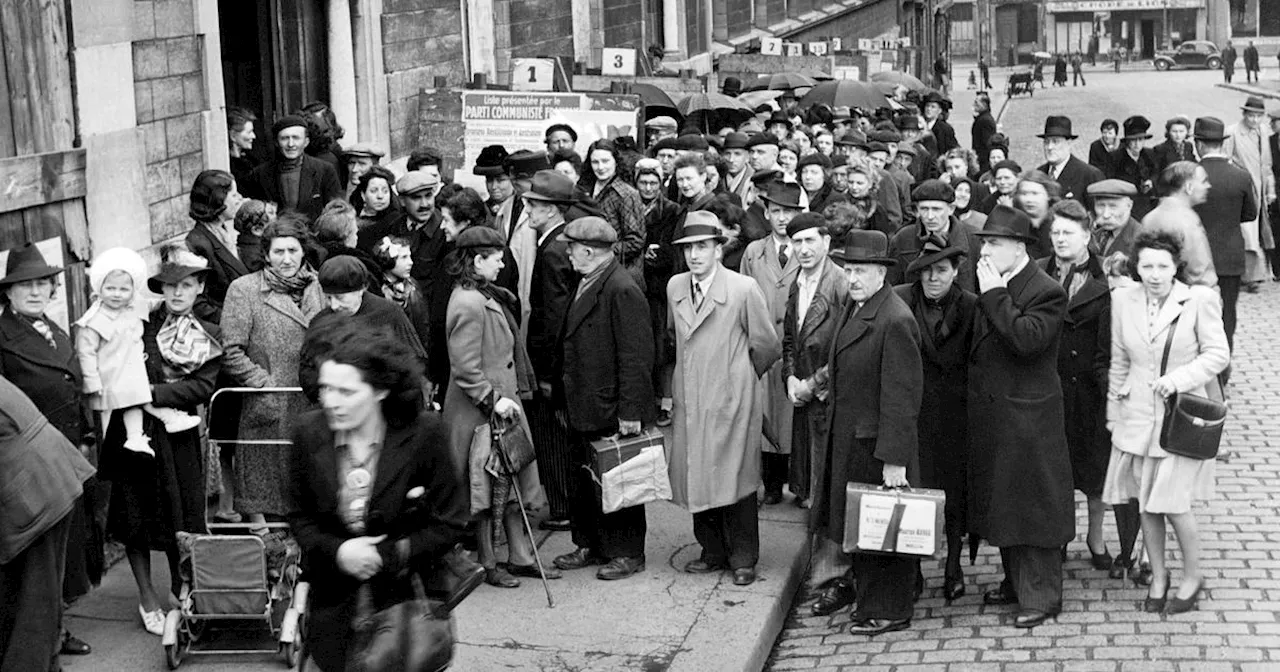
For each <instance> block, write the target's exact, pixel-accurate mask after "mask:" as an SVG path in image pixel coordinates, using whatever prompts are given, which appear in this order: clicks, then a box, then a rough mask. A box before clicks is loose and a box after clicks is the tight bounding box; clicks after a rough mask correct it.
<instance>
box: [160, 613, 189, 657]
mask: <svg viewBox="0 0 1280 672" xmlns="http://www.w3.org/2000/svg"><path fill="white" fill-rule="evenodd" d="M184 625H185V624H184V623H183V622H182V612H181V611H179V610H177V609H174V610H173V611H170V612H169V613H168V614H167V615H166V616H165V619H164V633H163V635H162V637H163V639H162V640H161V641H163V642H165V645H164V662H165V663H166V664H167V665H168V666H169V669H171V670H176V669H178V666H179V665H181V664H182V658H183V656H185V655H186V653H187V649H188V648H190V646H191V635H190V633H189V632H187V629H186V627H184Z"/></svg>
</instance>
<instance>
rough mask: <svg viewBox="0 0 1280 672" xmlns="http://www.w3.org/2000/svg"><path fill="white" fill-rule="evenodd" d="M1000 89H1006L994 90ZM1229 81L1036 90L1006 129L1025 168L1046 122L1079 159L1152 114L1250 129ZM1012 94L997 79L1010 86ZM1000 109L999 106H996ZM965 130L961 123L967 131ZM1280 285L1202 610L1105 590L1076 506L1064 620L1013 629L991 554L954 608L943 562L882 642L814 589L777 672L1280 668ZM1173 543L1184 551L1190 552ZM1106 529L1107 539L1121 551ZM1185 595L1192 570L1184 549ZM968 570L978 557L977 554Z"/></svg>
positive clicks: (965, 97)
mask: <svg viewBox="0 0 1280 672" xmlns="http://www.w3.org/2000/svg"><path fill="white" fill-rule="evenodd" d="M993 79H995V78H994V77H993ZM1218 81H1221V74H1220V73H1209V72H1199V73H1122V74H1119V75H1115V74H1110V73H1098V74H1096V76H1095V75H1091V76H1090V79H1089V82H1090V85H1089V86H1088V87H1084V88H1078V89H1076V88H1071V87H1067V88H1066V89H1065V90H1064V89H1056V90H1054V89H1052V88H1051V89H1048V90H1043V91H1042V90H1040V89H1037V90H1036V93H1035V96H1034V97H1032V98H1028V97H1025V96H1024V97H1020V98H1017V99H1016V100H1014V101H1012V102H1011V103H1010V104H1009V106H1008V108H1007V109H1006V110H1005V112H1004V116H1003V117H1002V119H1001V125H1002V127H1003V130H1004V131H1005V132H1007V133H1009V134H1010V135H1011V137H1012V139H1013V158H1014V159H1015V160H1017V161H1019V162H1020V163H1022V165H1023V166H1024V167H1031V166H1034V165H1037V164H1039V163H1040V162H1042V159H1041V158H1040V157H1041V152H1040V148H1039V141H1038V140H1037V139H1036V138H1035V137H1034V134H1035V133H1038V132H1039V131H1040V129H1041V128H1042V127H1043V120H1044V116H1045V115H1046V114H1067V115H1069V116H1071V117H1072V119H1073V121H1074V122H1075V129H1076V133H1077V134H1079V135H1080V136H1081V137H1080V139H1079V140H1077V145H1076V153H1077V154H1079V155H1081V156H1083V155H1085V154H1087V151H1088V143H1089V142H1091V141H1092V140H1093V138H1094V137H1096V134H1097V128H1098V125H1099V124H1100V123H1101V120H1102V119H1103V118H1105V117H1112V118H1114V119H1117V120H1123V119H1124V117H1125V116H1128V115H1130V114H1145V115H1146V116H1147V117H1148V118H1150V119H1151V121H1152V130H1153V132H1154V133H1155V134H1156V135H1157V136H1159V135H1160V132H1161V131H1162V130H1163V122H1164V120H1165V119H1166V118H1168V117H1169V116H1172V115H1174V114H1178V113H1181V114H1186V115H1188V116H1192V117H1194V116H1197V115H1206V114H1214V115H1217V116H1220V117H1221V118H1222V119H1224V120H1225V121H1226V122H1227V123H1232V122H1234V121H1236V120H1237V119H1238V115H1239V112H1238V109H1239V105H1240V104H1241V103H1242V102H1243V99H1244V96H1243V95H1241V94H1237V93H1235V92H1230V91H1225V90H1223V89H1220V88H1217V87H1215V86H1213V85H1214V84H1216V83H1217V82H1218ZM1002 83H1003V82H1002V81H1001V80H996V81H993V84H997V85H1000V84H1002ZM971 100H972V94H971V93H968V92H965V91H961V92H959V93H958V94H957V100H956V111H957V114H956V115H955V116H956V117H958V118H959V119H958V121H960V122H961V123H956V124H955V125H956V126H957V135H958V137H959V138H960V140H961V142H962V143H964V144H966V145H967V143H968V139H969V128H968V116H969V113H968V110H969V109H970V108H969V105H970V102H971ZM1001 102H1003V101H1002V96H1000V97H997V100H996V102H995V105H996V107H997V108H998V107H999V105H1000V104H1001ZM953 123H954V122H953ZM1278 307H1280V284H1277V283H1267V286H1266V287H1264V288H1263V289H1262V291H1260V292H1259V293H1257V294H1243V295H1242V296H1241V298H1240V304H1239V312H1240V326H1239V328H1238V331H1237V333H1236V345H1237V348H1238V352H1237V353H1236V355H1235V362H1234V371H1235V373H1234V374H1233V380H1232V388H1231V406H1232V415H1231V418H1230V420H1229V425H1228V427H1227V431H1226V438H1225V445H1224V451H1229V454H1228V460H1226V461H1219V462H1218V464H1217V491H1218V495H1217V498H1216V499H1215V500H1213V501H1211V502H1204V503H1201V505H1199V508H1198V509H1197V518H1198V521H1199V523H1200V533H1201V537H1202V543H1203V547H1204V551H1203V554H1204V562H1203V565H1204V570H1205V572H1206V574H1207V583H1206V586H1207V591H1206V593H1205V594H1203V595H1202V597H1201V602H1200V609H1199V611H1194V612H1191V613H1188V614H1182V615H1179V616H1172V617H1162V616H1160V615H1153V614H1145V613H1141V612H1139V611H1138V608H1139V605H1140V603H1141V600H1142V598H1143V596H1144V594H1145V591H1144V590H1142V589H1139V588H1136V587H1134V586H1133V585H1132V584H1128V585H1126V584H1124V583H1122V582H1120V581H1118V580H1113V579H1109V578H1107V575H1106V572H1101V571H1096V570H1094V569H1092V568H1091V567H1090V565H1089V556H1088V550H1087V548H1086V547H1085V544H1084V529H1085V510H1084V501H1083V498H1081V497H1080V496H1079V495H1077V531H1078V535H1077V538H1076V540H1075V541H1073V542H1072V544H1071V546H1070V559H1069V560H1068V562H1067V565H1066V582H1065V584H1066V585H1065V588H1066V590H1065V596H1064V597H1065V603H1064V605H1063V609H1064V611H1063V613H1062V614H1061V615H1060V616H1059V617H1058V619H1057V621H1056V622H1053V621H1051V622H1049V623H1048V624H1045V625H1042V626H1040V627H1037V628H1035V629H1033V630H1030V631H1025V630H1018V629H1016V628H1014V627H1013V626H1012V618H1013V615H1012V609H1013V608H1012V607H988V606H985V605H983V604H982V592H983V591H985V590H988V589H990V588H994V587H995V585H996V583H997V582H998V581H999V579H1000V577H1001V571H1000V563H999V555H998V553H997V552H996V549H994V548H990V547H986V546H984V547H983V548H982V552H981V554H980V555H979V557H978V561H977V564H976V565H975V566H972V567H970V566H968V565H966V566H965V568H964V571H965V575H966V583H967V594H966V595H965V596H964V597H962V598H961V599H959V600H958V601H956V602H955V603H953V604H951V605H947V604H945V602H944V601H943V599H942V598H941V597H940V596H939V593H940V591H941V584H942V565H941V561H940V560H931V561H928V562H926V563H924V573H925V577H926V590H925V593H924V596H923V597H922V598H921V599H920V601H919V602H918V603H917V605H916V611H915V617H914V619H913V622H912V627H911V629H910V630H907V631H902V632H895V633H889V634H886V635H881V636H878V637H875V638H867V637H855V636H852V635H850V634H848V632H847V624H848V621H849V614H848V611H847V610H845V611H841V612H839V613H837V614H834V615H832V616H829V617H819V618H814V617H810V616H809V615H808V605H809V602H811V600H812V598H813V597H814V595H813V594H812V592H811V591H810V589H809V587H808V586H806V587H805V588H802V589H801V594H800V596H799V597H798V599H797V602H796V604H795V605H793V607H792V610H791V613H790V616H789V617H788V620H787V624H786V628H785V630H784V631H783V633H782V635H781V636H780V637H779V638H778V641H777V643H776V645H775V648H774V651H773V655H772V657H771V659H770V663H769V666H768V668H767V669H769V670H774V671H781V670H801V669H803V670H820V671H823V672H831V671H834V670H858V671H860V672H862V671H871V670H886V671H888V670H893V671H895V672H906V671H908V670H930V671H945V672H959V671H970V670H992V671H1004V670H1008V671H1010V672H1024V671H1036V670H1055V671H1056V670H1062V671H1068V670H1081V671H1085V670H1090V671H1092V670H1099V671H1108V672H1116V671H1120V672H1129V671H1131V670H1132V671H1138V670H1177V671H1188V672H1189V671H1193V670H1194V671H1206V670H1213V671H1217V670H1223V671H1226V670H1244V671H1257V672H1262V671H1263V670H1266V671H1275V670H1280V478H1278V477H1280V414H1278V413H1277V411H1276V407H1275V403H1276V399H1277V393H1280V359H1277V358H1276V357H1275V356H1274V352H1275V350H1274V348H1276V347H1277V346H1278V345H1280V315H1278V314H1277V308H1278ZM1170 534H1171V539H1170V543H1169V548H1170V549H1177V546H1176V544H1175V543H1174V542H1173V540H1172V532H1171V533H1170ZM1115 538H1116V536H1115V528H1114V524H1113V520H1112V519H1111V516H1110V514H1108V516H1107V539H1108V540H1110V544H1109V546H1110V550H1111V551H1112V552H1114V551H1115V550H1116V546H1117V544H1116V542H1115ZM1172 554H1173V556H1174V558H1173V567H1174V577H1173V579H1174V585H1177V583H1178V581H1180V576H1179V570H1178V568H1179V567H1180V558H1179V557H1178V553H1177V551H1176V550H1174V551H1172ZM966 557H967V554H966Z"/></svg>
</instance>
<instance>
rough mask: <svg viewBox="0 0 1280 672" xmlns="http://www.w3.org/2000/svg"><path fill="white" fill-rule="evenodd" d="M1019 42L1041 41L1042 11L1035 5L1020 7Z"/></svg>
mask: <svg viewBox="0 0 1280 672" xmlns="http://www.w3.org/2000/svg"><path fill="white" fill-rule="evenodd" d="M1018 41H1019V42H1023V43H1026V42H1039V41H1040V11H1039V8H1038V7H1037V6H1036V5H1034V4H1025V5H1018Z"/></svg>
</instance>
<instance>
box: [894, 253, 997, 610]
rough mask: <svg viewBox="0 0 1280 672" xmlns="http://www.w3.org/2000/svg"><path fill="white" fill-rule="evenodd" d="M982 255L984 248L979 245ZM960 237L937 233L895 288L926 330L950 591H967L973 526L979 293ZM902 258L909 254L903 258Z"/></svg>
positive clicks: (928, 439)
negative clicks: (972, 356)
mask: <svg viewBox="0 0 1280 672" xmlns="http://www.w3.org/2000/svg"><path fill="white" fill-rule="evenodd" d="M971 249H972V251H973V254H975V255H976V254H977V251H978V250H977V248H976V246H975V247H974V248H971ZM966 254H967V252H966V250H965V249H964V248H962V247H959V246H958V245H956V241H955V240H954V239H952V240H943V239H942V238H939V237H937V236H933V237H931V238H930V239H928V240H926V241H925V243H924V246H923V247H922V248H921V250H920V253H919V255H917V256H916V258H915V259H914V260H912V261H911V263H910V265H908V266H907V271H908V275H911V276H915V277H916V280H915V281H914V282H912V283H910V284H904V285H898V286H897V287H894V291H896V292H897V293H898V296H899V297H900V298H901V299H902V300H903V301H904V302H905V303H906V304H907V307H908V308H910V309H911V315H912V316H913V317H915V320H916V326H917V327H918V328H919V329H920V358H921V361H922V366H923V370H924V396H923V397H922V400H921V402H920V418H919V422H918V427H919V430H918V433H919V435H920V484H921V485H923V486H924V487H926V488H936V489H940V490H942V491H943V492H945V493H946V495H947V503H946V507H945V525H946V527H945V532H946V535H947V563H946V572H945V574H944V579H943V590H942V592H943V597H945V598H946V599H947V600H955V599H958V598H959V597H961V596H962V595H964V573H963V571H962V570H961V569H960V541H961V538H962V536H963V534H964V532H965V531H966V530H967V529H968V521H967V519H966V518H967V515H968V512H967V504H966V503H967V501H968V490H969V483H968V474H969V468H968V463H969V417H968V411H967V408H968V405H967V402H968V399H967V396H968V384H969V344H970V342H971V339H972V335H973V319H974V316H975V315H976V314H977V312H978V296H977V295H976V294H974V293H973V292H971V291H969V290H967V289H965V288H964V287H962V286H961V283H960V274H961V269H962V268H964V267H965V266H966V265H968V262H967V261H966V260H965V259H964V257H965V255H966ZM899 263H901V260H900V261H899Z"/></svg>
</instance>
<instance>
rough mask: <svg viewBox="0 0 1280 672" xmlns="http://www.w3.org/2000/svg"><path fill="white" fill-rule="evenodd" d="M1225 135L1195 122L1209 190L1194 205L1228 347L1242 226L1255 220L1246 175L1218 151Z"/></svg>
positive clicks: (1218, 124) (1207, 122)
mask: <svg viewBox="0 0 1280 672" xmlns="http://www.w3.org/2000/svg"><path fill="white" fill-rule="evenodd" d="M1225 135H1226V132H1225V129H1224V127H1223V124H1222V121H1221V120H1219V119H1217V118H1214V117H1204V118H1200V119H1196V122H1195V142H1196V153H1197V154H1199V155H1200V167H1201V168H1204V172H1205V175H1207V176H1208V178H1209V184H1210V185H1212V188H1210V189H1209V196H1208V198H1207V199H1206V200H1205V202H1204V203H1201V204H1200V205H1197V206H1195V211H1196V214H1197V215H1199V216H1200V223H1201V224H1203V225H1204V231H1205V235H1207V236H1208V237H1209V251H1210V252H1212V253H1213V270H1214V271H1215V272H1216V273H1217V274H1218V291H1219V293H1220V294H1222V326H1223V328H1224V329H1225V330H1226V332H1227V343H1229V344H1232V345H1233V347H1234V344H1235V333H1236V302H1237V301H1238V300H1239V298H1240V284H1241V283H1240V280H1241V277H1242V276H1243V275H1244V271H1245V263H1244V262H1245V241H1244V234H1243V233H1242V232H1243V230H1244V227H1245V225H1246V224H1248V223H1249V222H1252V221H1254V220H1256V219H1257V218H1258V199H1257V198H1256V197H1255V196H1254V190H1253V178H1252V177H1250V175H1249V171H1247V170H1245V169H1244V168H1241V167H1240V166H1238V165H1236V164H1235V163H1234V162H1232V161H1231V159H1230V158H1229V157H1228V156H1227V155H1226V154H1225V153H1224V152H1223V151H1222V145H1223V142H1224V141H1225V140H1226V137H1225ZM1273 142H1274V141H1273Z"/></svg>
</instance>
